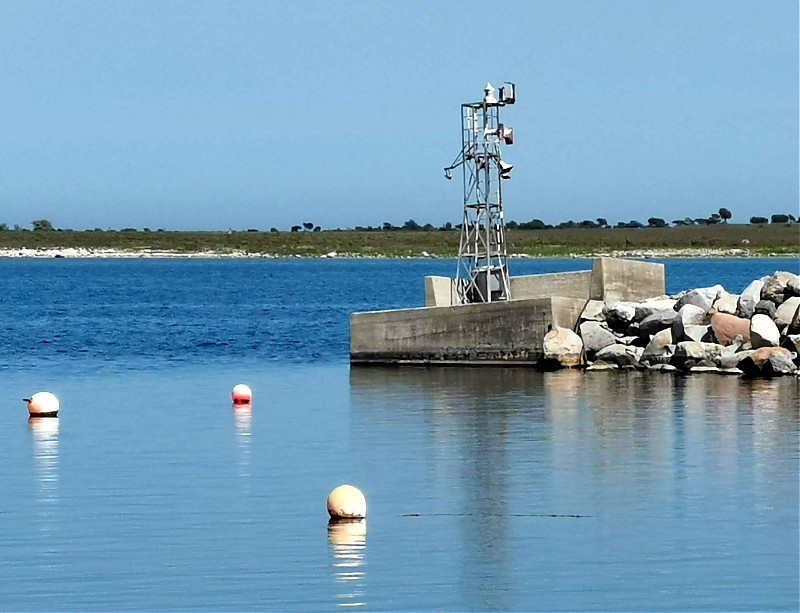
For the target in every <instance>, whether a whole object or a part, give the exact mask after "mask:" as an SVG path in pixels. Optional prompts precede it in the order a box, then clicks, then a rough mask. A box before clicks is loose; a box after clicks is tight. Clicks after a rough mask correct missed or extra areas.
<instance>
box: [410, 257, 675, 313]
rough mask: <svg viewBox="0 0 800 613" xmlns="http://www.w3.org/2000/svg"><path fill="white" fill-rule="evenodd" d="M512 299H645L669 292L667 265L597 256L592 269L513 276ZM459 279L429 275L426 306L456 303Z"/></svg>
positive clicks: (611, 300) (426, 279)
mask: <svg viewBox="0 0 800 613" xmlns="http://www.w3.org/2000/svg"><path fill="white" fill-rule="evenodd" d="M510 284H511V300H513V301H516V300H531V299H534V298H548V297H550V296H563V297H565V298H581V299H583V300H605V301H606V302H617V301H620V300H641V299H644V298H648V297H652V296H660V295H662V294H664V293H665V292H666V282H665V277H664V265H663V264H655V263H653V262H639V261H633V260H620V259H617V258H595V259H594V260H593V261H592V269H591V270H579V271H575V272H557V273H549V274H541V275H524V276H520V277H511V278H510ZM456 301H457V300H456V290H455V280H454V279H452V278H450V277H433V276H431V277H425V306H428V307H433V306H437V307H438V306H451V305H454V304H456Z"/></svg>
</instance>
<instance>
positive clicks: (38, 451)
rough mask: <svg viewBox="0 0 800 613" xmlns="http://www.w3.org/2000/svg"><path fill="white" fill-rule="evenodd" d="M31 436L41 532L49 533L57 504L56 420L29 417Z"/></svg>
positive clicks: (54, 418) (53, 418)
mask: <svg viewBox="0 0 800 613" xmlns="http://www.w3.org/2000/svg"><path fill="white" fill-rule="evenodd" d="M28 425H29V427H30V429H31V434H32V435H33V459H34V463H35V466H36V481H37V484H38V498H39V505H38V506H39V513H38V515H39V517H40V518H41V519H42V524H41V525H42V530H43V531H45V532H46V531H49V529H50V527H49V526H50V519H51V518H52V516H53V510H54V509H53V507H54V506H55V505H56V504H57V503H58V418H57V417H29V418H28Z"/></svg>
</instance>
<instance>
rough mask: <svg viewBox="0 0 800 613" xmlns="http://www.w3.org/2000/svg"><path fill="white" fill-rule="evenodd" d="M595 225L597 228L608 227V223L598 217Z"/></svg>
mask: <svg viewBox="0 0 800 613" xmlns="http://www.w3.org/2000/svg"><path fill="white" fill-rule="evenodd" d="M597 225H598V226H599V227H601V228H607V227H608V221H607V220H606V219H604V218H603V217H598V218H597Z"/></svg>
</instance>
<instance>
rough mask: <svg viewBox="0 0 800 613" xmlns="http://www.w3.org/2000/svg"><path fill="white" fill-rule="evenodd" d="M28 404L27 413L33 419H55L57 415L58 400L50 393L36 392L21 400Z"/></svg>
mask: <svg viewBox="0 0 800 613" xmlns="http://www.w3.org/2000/svg"><path fill="white" fill-rule="evenodd" d="M23 400H24V401H25V402H27V403H28V413H30V414H31V416H33V417H56V416H57V415H58V398H56V396H55V394H51V393H50V392H36V393H35V394H34V395H33V396H31V397H30V398H23Z"/></svg>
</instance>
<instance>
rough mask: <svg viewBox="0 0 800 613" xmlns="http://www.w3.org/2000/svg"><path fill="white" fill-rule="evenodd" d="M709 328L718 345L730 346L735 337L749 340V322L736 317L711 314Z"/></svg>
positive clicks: (724, 314)
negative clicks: (712, 331)
mask: <svg viewBox="0 0 800 613" xmlns="http://www.w3.org/2000/svg"><path fill="white" fill-rule="evenodd" d="M711 328H712V329H713V330H714V337H715V338H716V339H717V342H718V343H719V344H720V345H730V344H731V343H733V340H734V339H735V338H736V337H737V336H739V337H740V338H741V339H742V340H744V341H749V340H750V321H749V320H747V319H744V318H742V317H736V315H730V314H728V313H722V312H715V313H712V315H711Z"/></svg>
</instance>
